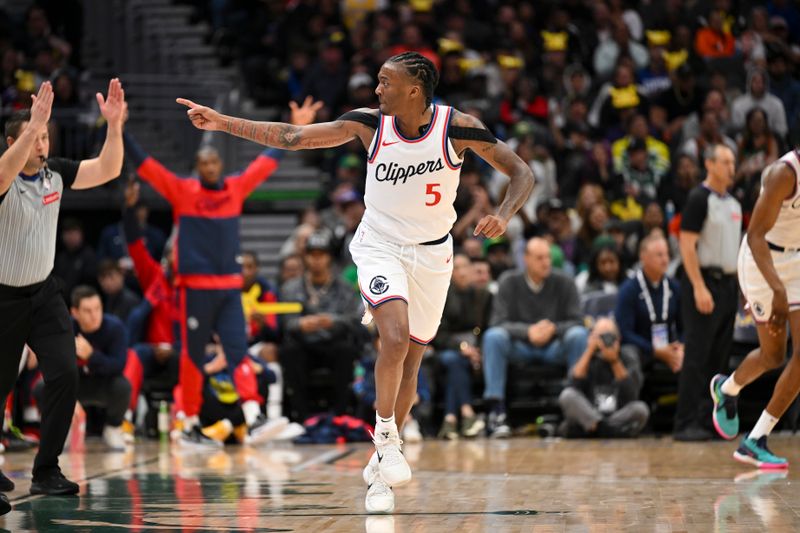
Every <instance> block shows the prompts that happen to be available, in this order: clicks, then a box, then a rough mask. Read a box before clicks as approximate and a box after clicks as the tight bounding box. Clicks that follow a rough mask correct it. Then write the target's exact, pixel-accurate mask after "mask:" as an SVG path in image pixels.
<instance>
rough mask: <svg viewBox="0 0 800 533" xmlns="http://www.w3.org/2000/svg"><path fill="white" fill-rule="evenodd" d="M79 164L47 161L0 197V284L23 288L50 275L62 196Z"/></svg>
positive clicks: (70, 183)
mask: <svg viewBox="0 0 800 533" xmlns="http://www.w3.org/2000/svg"><path fill="white" fill-rule="evenodd" d="M79 165H80V162H78V161H71V160H69V159H60V158H52V159H48V160H47V165H46V167H45V168H43V169H42V170H41V171H40V172H39V173H37V174H34V175H33V176H27V175H25V174H22V173H20V174H19V176H17V177H16V178H15V179H14V181H13V182H12V183H11V187H10V188H9V189H8V191H6V193H5V194H3V195H2V196H0V285H9V286H12V287H24V286H27V285H33V284H36V283H40V282H42V281H44V280H45V279H47V276H48V275H50V272H51V271H52V270H53V261H54V260H55V255H56V228H57V226H58V211H59V208H60V207H61V195H62V194H63V192H64V189H65V188H68V187H70V186H72V184H73V183H74V182H75V176H76V175H77V174H78V166H79Z"/></svg>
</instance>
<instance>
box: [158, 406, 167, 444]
mask: <svg viewBox="0 0 800 533" xmlns="http://www.w3.org/2000/svg"><path fill="white" fill-rule="evenodd" d="M158 438H159V439H160V440H161V442H168V441H169V406H168V405H167V402H166V401H165V400H161V403H159V404H158Z"/></svg>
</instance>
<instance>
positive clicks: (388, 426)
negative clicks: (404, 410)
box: [375, 411, 397, 434]
mask: <svg viewBox="0 0 800 533" xmlns="http://www.w3.org/2000/svg"><path fill="white" fill-rule="evenodd" d="M387 431H388V432H389V433H393V434H397V424H396V423H395V421H394V413H392V416H390V417H389V418H381V415H379V414H378V412H377V411H375V433H386V432H387Z"/></svg>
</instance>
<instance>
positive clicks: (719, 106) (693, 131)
mask: <svg viewBox="0 0 800 533" xmlns="http://www.w3.org/2000/svg"><path fill="white" fill-rule="evenodd" d="M706 111H710V112H712V113H713V114H715V115H716V117H717V127H718V129H719V130H720V132H721V133H722V134H723V135H724V134H725V133H726V132H727V131H729V130H730V129H731V126H730V123H731V113H730V109H729V108H728V103H727V97H726V96H725V93H724V92H723V91H721V90H719V89H714V88H712V89H709V91H708V92H707V93H706V96H705V99H704V100H703V106H702V108H701V109H699V110H697V111H694V112H692V113H691V114H690V115H689V116H688V117H687V119H686V120H685V121H684V123H683V128H682V130H681V137H680V138H681V140H682V141H683V142H686V141H688V140H689V139H694V138H695V137H697V136H698V135H700V121H701V117H702V115H703V114H704V113H705V112H706Z"/></svg>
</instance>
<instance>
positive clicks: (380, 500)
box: [364, 471, 394, 514]
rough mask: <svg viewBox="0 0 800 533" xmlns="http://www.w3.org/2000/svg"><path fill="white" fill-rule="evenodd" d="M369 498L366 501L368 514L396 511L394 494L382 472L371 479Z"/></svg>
mask: <svg viewBox="0 0 800 533" xmlns="http://www.w3.org/2000/svg"><path fill="white" fill-rule="evenodd" d="M368 485H369V486H368V488H367V497H366V498H365V499H364V508H365V509H366V510H367V512H368V513H371V514H380V513H383V514H385V513H391V512H392V511H394V492H392V487H390V486H389V485H388V484H387V483H386V482H385V481H384V480H383V479H381V475H380V472H377V471H376V472H375V473H374V474H373V475H372V477H371V478H370V479H369V482H368Z"/></svg>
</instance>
